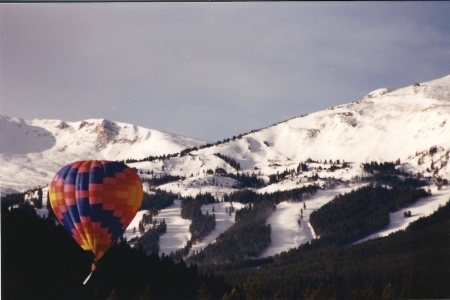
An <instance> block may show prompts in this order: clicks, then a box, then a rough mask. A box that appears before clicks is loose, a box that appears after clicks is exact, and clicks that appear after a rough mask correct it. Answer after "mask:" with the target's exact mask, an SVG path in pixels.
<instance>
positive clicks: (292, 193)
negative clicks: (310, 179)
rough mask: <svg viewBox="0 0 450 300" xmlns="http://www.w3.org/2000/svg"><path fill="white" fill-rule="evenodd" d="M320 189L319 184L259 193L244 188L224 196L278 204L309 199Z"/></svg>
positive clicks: (236, 200) (235, 199) (236, 199)
mask: <svg viewBox="0 0 450 300" xmlns="http://www.w3.org/2000/svg"><path fill="white" fill-rule="evenodd" d="M318 189H320V187H319V186H317V185H308V186H304V187H301V188H298V189H292V190H288V191H277V192H274V193H270V194H268V193H264V194H258V193H256V192H254V191H252V190H248V189H244V190H240V191H236V192H232V193H230V194H229V195H225V196H224V202H239V203H244V204H245V203H250V202H252V203H258V202H262V201H264V200H267V201H270V202H272V203H274V204H278V203H280V202H283V201H288V200H292V201H302V200H305V199H309V198H310V197H311V196H312V195H314V194H315V193H316V192H317V190H318Z"/></svg>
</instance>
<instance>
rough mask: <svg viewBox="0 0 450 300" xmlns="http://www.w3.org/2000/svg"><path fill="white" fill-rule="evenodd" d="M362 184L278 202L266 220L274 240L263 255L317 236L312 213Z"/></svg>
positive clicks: (285, 249)
mask: <svg viewBox="0 0 450 300" xmlns="http://www.w3.org/2000/svg"><path fill="white" fill-rule="evenodd" d="M362 186H363V185H362V184H360V185H351V186H348V187H339V188H337V189H333V190H318V191H317V193H316V195H314V196H313V197H312V198H311V199H308V200H305V201H302V202H286V201H285V202H282V203H280V204H278V205H277V208H276V210H275V211H274V212H273V213H272V214H271V215H270V216H269V218H268V219H267V221H266V224H270V225H271V227H272V232H271V234H270V238H271V240H272V241H271V244H270V245H269V247H268V248H267V249H266V250H265V251H264V252H263V253H262V254H261V257H266V256H272V255H275V254H279V253H281V252H283V251H288V250H289V249H291V248H296V247H298V246H300V245H301V244H304V243H307V242H309V241H311V240H312V239H314V238H316V235H315V233H314V229H313V228H312V226H311V225H310V223H309V216H310V214H311V213H312V212H313V211H315V210H317V209H319V208H321V207H322V206H323V205H325V204H327V203H328V202H330V201H331V200H333V198H334V197H335V196H337V195H339V194H345V193H348V192H350V191H351V190H354V189H358V188H360V187H362ZM304 205H306V208H304ZM300 209H303V218H300ZM299 219H300V220H301V226H299V225H298V220H299Z"/></svg>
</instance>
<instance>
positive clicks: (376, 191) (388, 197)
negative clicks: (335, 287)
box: [309, 185, 429, 244]
mask: <svg viewBox="0 0 450 300" xmlns="http://www.w3.org/2000/svg"><path fill="white" fill-rule="evenodd" d="M428 195H429V194H428V193H427V192H425V191H424V190H423V189H412V190H411V189H403V188H399V187H392V188H389V189H388V188H385V187H381V186H372V185H369V186H365V187H362V188H359V189H357V190H355V191H352V192H350V193H347V194H344V195H338V196H336V197H335V198H334V199H333V200H332V201H331V202H328V203H327V204H325V205H324V206H322V207H321V208H320V209H319V210H317V211H314V212H312V213H311V215H310V218H309V220H310V223H311V225H312V226H313V227H314V231H315V232H316V234H317V235H319V236H320V238H321V240H327V241H332V242H334V243H344V244H345V243H351V242H355V241H357V240H359V239H361V238H363V237H365V236H367V235H369V234H371V233H374V232H376V231H378V230H380V229H382V228H383V227H386V226H387V225H388V224H389V212H394V211H397V210H399V209H401V208H403V207H405V206H408V205H411V204H413V203H414V202H415V201H417V200H418V199H419V198H422V197H426V196H428Z"/></svg>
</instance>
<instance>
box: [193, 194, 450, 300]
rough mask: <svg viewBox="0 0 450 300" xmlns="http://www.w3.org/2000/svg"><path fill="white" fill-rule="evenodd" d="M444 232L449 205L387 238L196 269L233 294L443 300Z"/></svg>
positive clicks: (448, 267)
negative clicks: (220, 281)
mask: <svg viewBox="0 0 450 300" xmlns="http://www.w3.org/2000/svg"><path fill="white" fill-rule="evenodd" d="M449 232H450V201H449V202H448V203H447V204H446V205H445V206H444V207H441V208H439V210H438V211H437V212H435V213H434V214H432V215H431V216H429V217H426V218H420V219H419V220H417V221H415V222H413V223H411V225H410V226H409V227H408V228H407V229H406V230H405V231H398V232H396V233H393V234H391V235H389V236H388V237H384V238H378V239H374V240H370V241H366V242H364V243H360V244H356V245H341V246H337V245H333V244H330V243H324V242H322V241H321V240H320V239H318V240H312V241H311V243H307V244H304V245H301V246H300V247H298V248H296V249H292V250H290V251H288V252H282V253H281V254H279V255H275V256H274V257H269V258H264V259H252V260H244V261H238V262H233V263H227V264H218V265H207V266H202V267H200V270H202V271H205V272H206V271H208V272H211V271H213V272H214V273H215V274H219V275H220V274H223V275H224V276H225V279H226V280H227V281H228V282H229V283H231V284H233V285H234V286H235V287H236V288H237V291H242V290H243V289H244V288H245V285H247V284H248V281H249V280H251V281H252V282H253V285H252V286H253V287H254V289H255V290H254V293H255V294H258V295H263V296H264V298H265V299H275V298H277V299H352V300H356V299H447V298H448V297H449V295H450V285H449V284H448V282H449V279H450V255H447V254H448V253H450V240H449V236H448V233H449ZM239 287H240V288H239ZM240 296H241V297H242V298H244V295H243V293H242V294H240ZM260 299H262V297H260Z"/></svg>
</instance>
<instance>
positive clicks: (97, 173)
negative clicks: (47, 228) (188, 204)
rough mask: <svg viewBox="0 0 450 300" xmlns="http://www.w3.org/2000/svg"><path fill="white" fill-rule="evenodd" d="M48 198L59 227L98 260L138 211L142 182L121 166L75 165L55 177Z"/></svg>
mask: <svg viewBox="0 0 450 300" xmlns="http://www.w3.org/2000/svg"><path fill="white" fill-rule="evenodd" d="M49 196H50V203H51V206H52V209H53V211H54V213H55V215H56V218H57V219H58V221H59V223H61V225H62V226H64V228H65V229H66V230H67V232H69V234H70V235H71V236H72V237H73V238H74V239H75V240H76V241H77V243H78V244H79V245H80V246H81V247H82V248H83V249H85V250H88V251H92V252H93V253H94V254H95V257H96V258H97V259H100V258H101V257H102V256H103V254H104V253H105V252H106V251H107V250H108V249H109V247H111V245H112V244H114V243H115V242H116V241H117V239H118V238H119V237H120V236H121V235H122V234H123V232H124V231H125V229H126V228H127V226H128V225H129V224H130V223H131V221H132V220H133V218H134V216H135V215H136V213H137V212H138V210H139V208H140V207H141V203H142V198H143V190H142V181H141V179H140V178H139V175H138V174H137V173H136V172H135V171H134V170H133V169H131V168H129V167H128V166H127V165H125V164H123V163H120V162H112V161H105V160H102V161H98V160H88V161H77V162H74V163H71V164H69V165H67V166H65V167H63V168H62V169H61V170H60V171H59V172H58V173H57V174H56V175H55V177H54V178H53V180H52V182H51V185H50V193H49Z"/></svg>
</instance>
